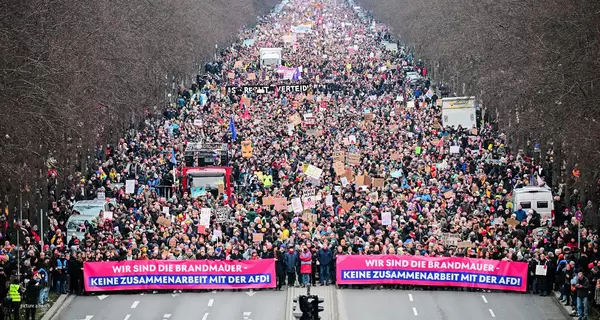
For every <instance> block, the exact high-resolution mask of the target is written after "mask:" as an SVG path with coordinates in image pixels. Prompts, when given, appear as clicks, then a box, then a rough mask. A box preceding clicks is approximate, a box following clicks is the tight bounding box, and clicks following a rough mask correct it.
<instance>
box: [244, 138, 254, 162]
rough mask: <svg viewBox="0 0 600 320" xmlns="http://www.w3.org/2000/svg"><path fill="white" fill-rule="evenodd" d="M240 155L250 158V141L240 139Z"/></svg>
mask: <svg viewBox="0 0 600 320" xmlns="http://www.w3.org/2000/svg"><path fill="white" fill-rule="evenodd" d="M242 157H244V158H252V142H251V141H248V140H246V141H242Z"/></svg>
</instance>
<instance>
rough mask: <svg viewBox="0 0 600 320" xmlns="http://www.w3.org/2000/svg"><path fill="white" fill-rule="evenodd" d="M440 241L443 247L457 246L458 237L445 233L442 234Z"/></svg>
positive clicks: (454, 234)
mask: <svg viewBox="0 0 600 320" xmlns="http://www.w3.org/2000/svg"><path fill="white" fill-rule="evenodd" d="M440 240H441V242H442V243H443V244H444V245H447V246H456V245H457V244H458V241H460V235H458V234H456V233H449V232H445V233H442V236H441V237H440Z"/></svg>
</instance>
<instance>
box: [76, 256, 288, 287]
mask: <svg viewBox="0 0 600 320" xmlns="http://www.w3.org/2000/svg"><path fill="white" fill-rule="evenodd" d="M83 283H84V286H85V291H86V292H96V291H100V292H106V291H148V290H199V289H202V290H206V289H259V288H275V286H276V278H275V260H274V259H260V260H241V261H221V260H126V261H107V262H84V264H83Z"/></svg>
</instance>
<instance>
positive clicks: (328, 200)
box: [325, 194, 333, 207]
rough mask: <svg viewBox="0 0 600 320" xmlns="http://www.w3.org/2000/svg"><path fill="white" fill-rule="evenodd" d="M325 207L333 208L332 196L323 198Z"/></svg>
mask: <svg viewBox="0 0 600 320" xmlns="http://www.w3.org/2000/svg"><path fill="white" fill-rule="evenodd" d="M325 205H326V206H328V207H331V206H333V196H332V195H330V194H328V195H327V196H326V197H325Z"/></svg>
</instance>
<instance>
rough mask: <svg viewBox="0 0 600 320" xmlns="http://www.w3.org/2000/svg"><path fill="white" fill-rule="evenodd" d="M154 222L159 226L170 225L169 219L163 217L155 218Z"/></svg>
mask: <svg viewBox="0 0 600 320" xmlns="http://www.w3.org/2000/svg"><path fill="white" fill-rule="evenodd" d="M156 223H158V224H159V225H161V226H165V227H168V226H170V225H171V220H169V219H167V218H165V217H158V219H156Z"/></svg>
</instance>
